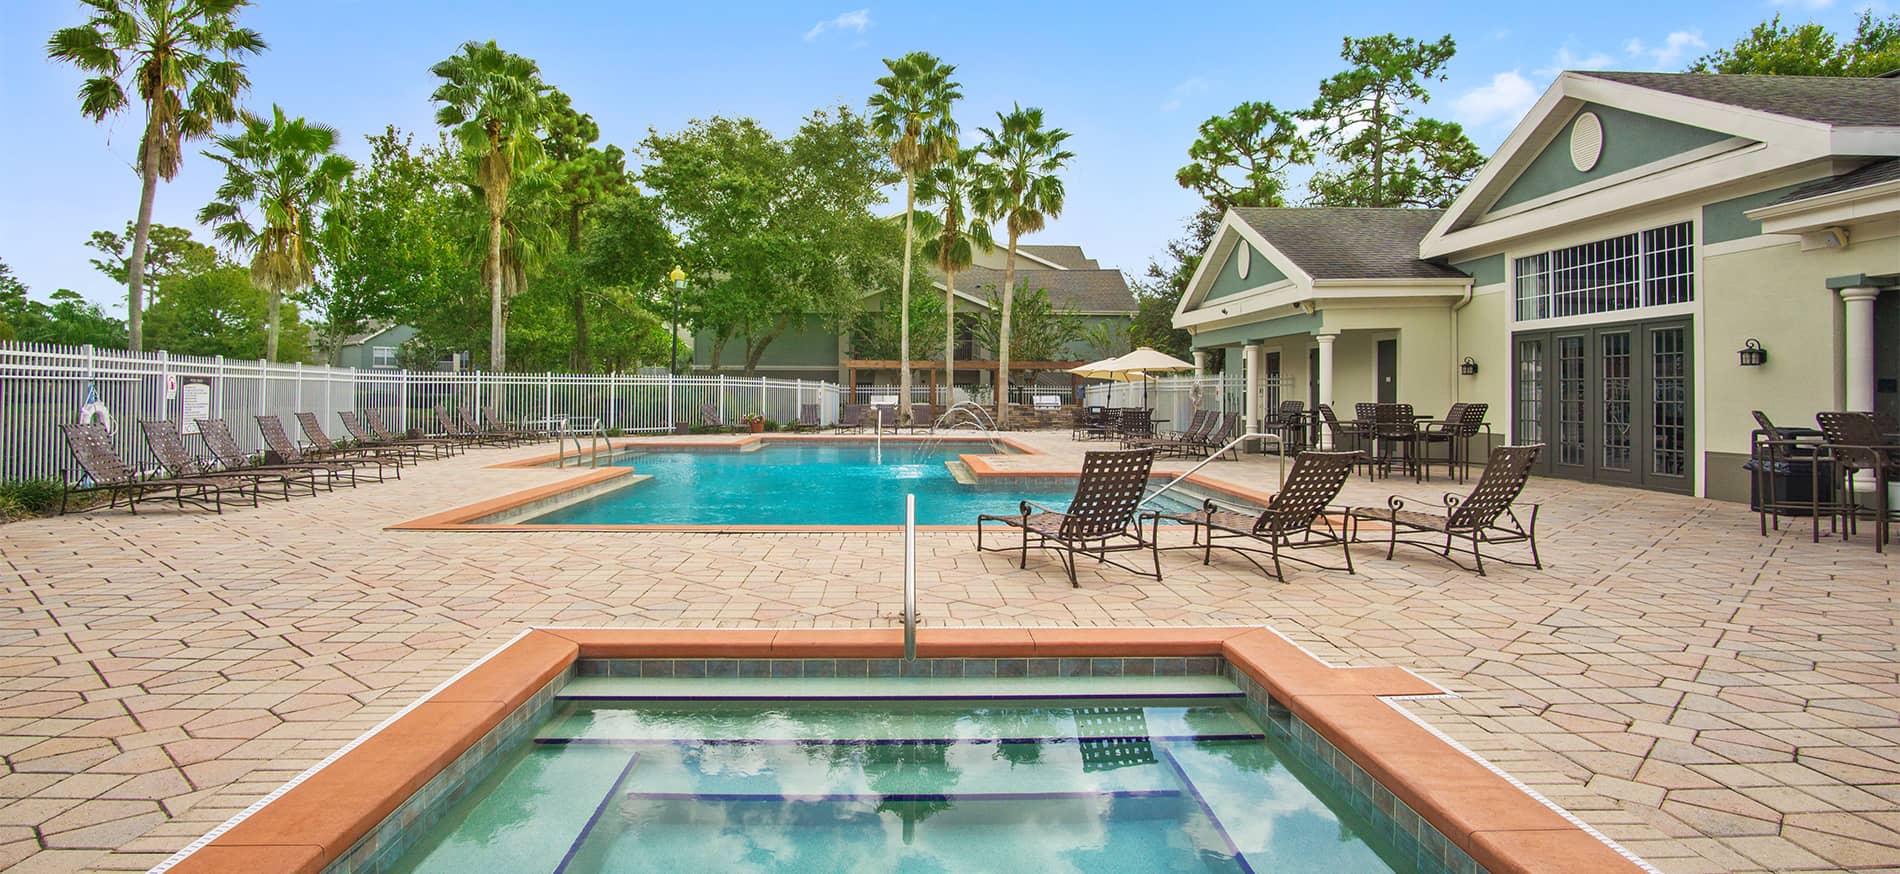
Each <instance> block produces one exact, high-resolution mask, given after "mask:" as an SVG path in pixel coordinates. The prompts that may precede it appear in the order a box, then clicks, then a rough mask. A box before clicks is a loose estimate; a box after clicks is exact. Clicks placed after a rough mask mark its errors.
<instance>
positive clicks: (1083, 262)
mask: <svg viewBox="0 0 1900 874" xmlns="http://www.w3.org/2000/svg"><path fill="white" fill-rule="evenodd" d="M1016 251H1017V252H1018V253H1022V252H1027V253H1029V254H1030V255H1032V256H1035V257H1037V258H1041V259H1042V260H1044V261H1047V262H1049V263H1051V264H1054V265H1056V266H1057V267H1060V268H1062V269H1064V270H1100V269H1102V265H1101V264H1098V263H1096V261H1095V259H1094V258H1090V257H1089V256H1087V255H1085V254H1083V253H1082V247H1081V246H1023V245H1018V246H1017V247H1016Z"/></svg>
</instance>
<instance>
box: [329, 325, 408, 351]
mask: <svg viewBox="0 0 1900 874" xmlns="http://www.w3.org/2000/svg"><path fill="white" fill-rule="evenodd" d="M400 327H402V325H401V324H394V325H384V326H382V327H381V328H378V329H376V330H374V331H371V332H369V333H367V334H364V335H363V339H361V340H357V341H355V342H349V343H344V344H342V345H343V346H344V347H348V346H362V345H365V344H367V343H368V342H369V341H371V340H374V339H376V338H377V337H381V336H382V335H384V334H387V333H389V332H390V331H394V330H396V329H397V328H400Z"/></svg>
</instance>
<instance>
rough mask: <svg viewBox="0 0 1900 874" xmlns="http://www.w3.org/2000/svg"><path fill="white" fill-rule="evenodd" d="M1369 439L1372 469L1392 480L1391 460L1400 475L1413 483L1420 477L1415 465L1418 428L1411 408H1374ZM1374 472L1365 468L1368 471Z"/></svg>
mask: <svg viewBox="0 0 1900 874" xmlns="http://www.w3.org/2000/svg"><path fill="white" fill-rule="evenodd" d="M1372 439H1373V440H1374V441H1375V447H1374V448H1375V449H1376V450H1377V457H1376V458H1375V459H1373V461H1375V462H1376V469H1377V470H1378V471H1380V472H1381V473H1384V474H1385V475H1386V476H1387V477H1390V476H1392V457H1393V455H1395V454H1396V455H1397V456H1398V458H1399V469H1400V471H1401V472H1405V473H1410V474H1412V478H1413V479H1414V480H1417V479H1419V478H1420V477H1422V476H1423V473H1422V471H1421V470H1420V466H1419V463H1418V425H1417V420H1416V419H1415V418H1414V417H1413V415H1412V405H1411V404H1377V405H1375V406H1374V407H1373V411H1372ZM1371 469H1375V468H1374V467H1368V470H1371Z"/></svg>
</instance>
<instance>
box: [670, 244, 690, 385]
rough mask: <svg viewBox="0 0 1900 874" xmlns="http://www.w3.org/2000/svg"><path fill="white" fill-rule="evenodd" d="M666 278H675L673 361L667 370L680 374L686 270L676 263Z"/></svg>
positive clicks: (676, 374) (675, 374)
mask: <svg viewBox="0 0 1900 874" xmlns="http://www.w3.org/2000/svg"><path fill="white" fill-rule="evenodd" d="M666 278H668V279H671V280H673V331H672V334H673V363H672V365H671V366H669V367H668V368H667V372H668V373H671V374H673V375H674V376H678V375H679V372H680V292H683V291H685V290H686V271H684V270H681V269H680V266H679V265H678V264H675V265H673V272H672V273H668V274H666Z"/></svg>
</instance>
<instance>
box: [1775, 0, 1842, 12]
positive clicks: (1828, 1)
mask: <svg viewBox="0 0 1900 874" xmlns="http://www.w3.org/2000/svg"><path fill="white" fill-rule="evenodd" d="M1775 5H1776V6H1799V7H1800V8H1802V9H1816V10H1819V9H1829V8H1832V7H1833V6H1834V0H1792V2H1779V3H1776V4H1775Z"/></svg>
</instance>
